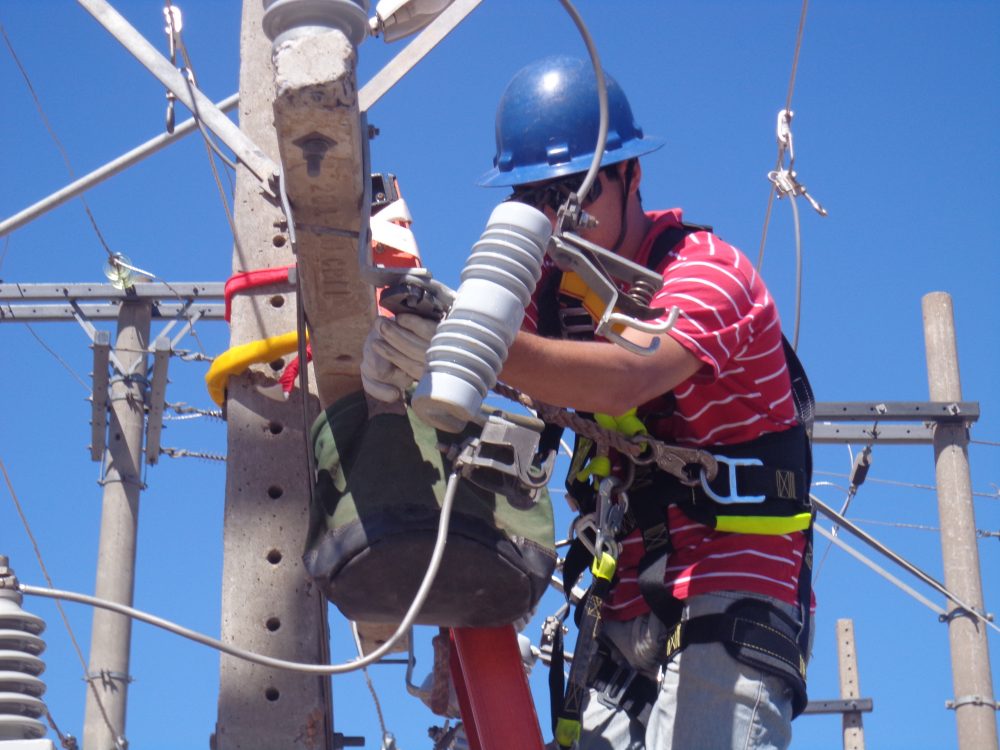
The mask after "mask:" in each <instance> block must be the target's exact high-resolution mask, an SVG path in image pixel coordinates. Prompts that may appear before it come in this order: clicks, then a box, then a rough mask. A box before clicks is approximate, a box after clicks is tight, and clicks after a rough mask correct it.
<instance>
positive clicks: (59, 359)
mask: <svg viewBox="0 0 1000 750" xmlns="http://www.w3.org/2000/svg"><path fill="white" fill-rule="evenodd" d="M24 327H25V328H27V329H28V333H30V334H31V335H32V336H34V337H35V340H36V341H37V342H38V343H39V344H40V345H41V347H42V348H43V349H44V350H45V351H47V352H48V353H49V354H51V355H52V356H53V357H54V358H55V360H56V362H58V363H59V364H60V365H62V366H63V367H64V368H65V369H66V371H67V372H68V373H69V374H70V375H72V376H73V377H74V378H75V379H76V382H78V383H79V384H80V385H82V386H83V387H84V388H85V389H86V391H87V393H90V386H89V385H88V384H87V381H85V380H84V379H83V377H81V376H80V374H79V373H78V372H77V371H76V370H74V369H73V368H72V367H70V366H69V363H68V362H66V360H64V359H63V358H62V357H60V356H59V355H58V354H57V353H56V351H55V349H53V348H52V347H50V346H49V345H48V344H46V343H45V340H44V339H43V338H42V337H41V336H39V335H38V333H37V332H36V331H35V329H34V327H32V325H31V323H27V322H26V323H25V324H24Z"/></svg>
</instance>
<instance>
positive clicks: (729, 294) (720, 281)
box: [526, 209, 805, 620]
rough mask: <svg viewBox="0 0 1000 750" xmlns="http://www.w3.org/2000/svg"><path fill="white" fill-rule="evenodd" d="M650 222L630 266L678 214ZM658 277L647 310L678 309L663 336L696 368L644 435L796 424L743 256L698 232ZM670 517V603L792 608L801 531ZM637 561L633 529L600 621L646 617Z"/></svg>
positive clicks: (741, 435) (702, 438)
mask: <svg viewBox="0 0 1000 750" xmlns="http://www.w3.org/2000/svg"><path fill="white" fill-rule="evenodd" d="M647 215H648V216H649V217H650V218H651V219H652V220H653V226H652V229H651V230H650V232H649V233H648V235H647V236H646V238H645V239H644V241H643V244H642V246H641V248H640V250H639V253H638V255H637V257H636V258H635V261H636V262H637V263H639V264H640V265H645V264H646V263H647V262H648V259H649V255H650V251H651V249H652V247H653V244H654V243H655V240H656V238H657V237H658V236H659V235H660V234H661V233H662V232H663V231H664V230H666V229H668V228H670V227H673V226H677V225H678V224H680V223H681V211H680V210H679V209H672V210H669V211H660V212H651V213H649V214H647ZM657 270H658V271H660V272H661V273H662V275H663V287H662V289H661V290H660V292H659V293H658V294H657V295H656V296H655V297H654V299H653V302H652V305H651V306H653V307H659V308H663V309H664V310H669V309H670V308H672V307H674V306H676V307H677V308H678V310H679V313H680V314H679V316H678V318H677V322H676V324H675V325H674V327H673V328H672V329H671V331H670V332H669V334H668V335H670V336H671V337H672V338H673V339H674V340H676V341H677V342H678V343H680V344H681V346H683V347H684V348H685V349H686V350H687V351H689V352H691V353H692V354H693V355H694V356H695V357H697V358H698V359H699V360H700V361H701V362H702V363H703V367H702V369H701V370H700V371H699V372H698V373H697V374H695V375H694V376H693V377H691V378H690V379H688V380H687V381H685V382H684V383H681V384H680V385H679V386H677V388H675V389H674V396H675V398H676V406H675V408H674V411H673V413H672V415H670V416H667V417H665V418H660V419H658V420H657V421H656V423H655V424H653V423H650V422H649V421H647V427H648V428H649V429H650V431H651V433H652V434H653V435H654V436H656V437H658V438H660V439H663V440H667V441H668V442H675V443H678V444H681V445H691V446H720V445H727V444H733V443H742V442H745V441H748V440H753V439H754V438H756V437H759V436H760V435H763V434H765V433H769V432H780V431H782V430H785V429H788V428H789V427H791V426H792V425H794V424H795V407H794V403H793V401H792V393H791V381H790V377H789V374H788V368H787V365H786V363H785V356H784V351H783V347H782V341H781V324H780V321H779V319H778V312H777V308H776V306H775V304H774V300H773V299H772V298H771V296H770V294H769V293H768V290H767V287H766V286H765V285H764V282H763V281H762V280H761V278H760V276H759V275H758V274H757V273H756V270H755V269H754V267H753V264H751V262H750V261H749V260H748V259H747V258H746V256H744V255H743V254H742V253H741V252H740V251H739V250H737V249H736V248H734V247H733V246H731V245H729V244H727V243H725V242H723V241H722V240H720V239H719V238H718V237H716V236H715V235H713V234H711V233H709V232H706V231H697V232H693V233H691V234H689V235H687V237H686V238H685V240H684V241H683V242H682V243H681V244H680V245H679V246H678V247H676V248H674V249H673V250H671V252H669V253H668V254H667V256H666V257H665V258H664V259H663V260H662V261H661V262H660V266H659V268H657ZM536 317H537V308H536V307H535V306H534V304H532V306H531V307H529V310H528V318H527V320H526V327H531V328H533V327H534V322H535V319H536ZM653 411H655V409H654V410H653ZM639 413H640V416H641V415H642V413H643V409H642V408H640V410H639ZM668 514H669V524H670V534H671V541H672V543H673V548H674V551H673V552H671V553H670V557H669V558H668V561H667V572H666V584H667V585H668V587H670V588H671V590H672V593H673V595H674V596H675V597H677V598H678V599H686V598H687V597H689V596H694V595H697V594H706V593H710V592H714V591H747V592H752V593H757V594H764V595H767V596H771V597H774V598H776V599H779V600H781V601H784V602H787V603H788V604H793V605H794V604H796V603H797V595H798V577H799V571H800V568H801V564H802V553H803V548H804V546H805V538H804V535H803V534H802V533H801V532H797V533H792V534H785V535H780V536H778V535H774V536H769V535H755V534H733V533H726V532H718V531H714V530H713V529H711V528H710V527H708V526H705V525H703V524H700V523H696V522H695V521H692V520H691V519H689V518H688V517H687V516H686V515H685V514H684V513H683V512H681V511H680V510H679V509H678V508H677V507H676V506H671V507H670V509H669V511H668ZM643 552H644V549H643V544H642V538H641V536H640V533H639V531H638V530H636V531H634V532H632V534H630V535H629V537H627V538H626V539H625V540H624V541H623V544H622V551H621V555H620V557H619V561H618V575H617V578H616V584H615V587H614V589H613V590H612V593H611V596H610V597H609V600H608V602H607V604H606V606H605V615H606V616H607V617H609V618H611V619H615V620H625V619H630V618H633V617H636V616H638V615H639V614H642V613H643V612H646V611H648V609H649V608H648V606H647V605H646V603H645V601H644V600H643V598H642V595H641V594H640V592H639V587H638V584H637V581H636V574H637V568H638V564H639V561H640V560H641V559H642V556H643Z"/></svg>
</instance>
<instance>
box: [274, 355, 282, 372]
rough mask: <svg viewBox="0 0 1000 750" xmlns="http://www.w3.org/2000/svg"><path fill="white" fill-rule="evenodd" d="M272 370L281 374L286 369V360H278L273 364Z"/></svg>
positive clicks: (279, 358)
mask: <svg viewBox="0 0 1000 750" xmlns="http://www.w3.org/2000/svg"><path fill="white" fill-rule="evenodd" d="M271 369H272V370H274V371H275V372H281V371H282V370H284V369H285V360H284V358H283V357H278V358H277V359H276V360H274V361H273V362H271Z"/></svg>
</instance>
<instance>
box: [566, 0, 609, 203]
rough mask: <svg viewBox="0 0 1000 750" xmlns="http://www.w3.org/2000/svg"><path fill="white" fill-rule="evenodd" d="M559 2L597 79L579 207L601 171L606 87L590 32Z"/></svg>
mask: <svg viewBox="0 0 1000 750" xmlns="http://www.w3.org/2000/svg"><path fill="white" fill-rule="evenodd" d="M559 2H560V3H562V6H563V8H565V9H566V12H567V13H568V14H569V16H570V18H572V19H573V23H574V24H575V25H576V28H577V30H578V31H579V32H580V36H581V37H583V43H584V45H586V47H587V53H588V54H589V55H590V62H591V63H592V64H593V66H594V76H595V77H596V78H597V101H598V106H599V112H600V120H599V124H598V128H597V145H596V146H595V147H594V158H593V159H591V162H590V168H589V169H587V174H586V175H585V176H584V178H583V182H582V183H581V184H580V189H579V190H577V191H576V195H577V205H580V204H581V203H582V201H583V197H584V196H585V195H587V193H589V192H590V186H591V185H593V184H594V180H596V179H597V173H598V172H599V171H600V169H601V159H602V158H603V157H604V146H605V144H606V143H607V140H608V120H609V117H608V87H607V83H606V82H605V80H604V69H603V68H602V67H601V58H600V56H599V55H598V54H597V45H595V44H594V38H593V37H592V36H591V35H590V31H589V30H588V29H587V25H586V24H585V23H584V22H583V18H582V17H581V16H580V14H579V13H578V12H577V10H576V8H575V7H573V3H571V2H570V0H559Z"/></svg>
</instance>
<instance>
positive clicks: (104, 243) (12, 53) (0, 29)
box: [0, 23, 115, 260]
mask: <svg viewBox="0 0 1000 750" xmlns="http://www.w3.org/2000/svg"><path fill="white" fill-rule="evenodd" d="M0 34H2V35H3V40H4V43H5V44H6V45H7V49H8V50H9V51H10V56H11V57H12V58H14V64H15V65H17V69H18V70H19V71H21V76H22V77H23V78H24V82H25V83H26V84H27V86H28V91H29V92H30V93H31V98H32V99H33V100H34V102H35V109H37V110H38V114H39V116H40V117H41V118H42V123H43V124H44V125H45V129H46V130H47V131H48V133H49V135H50V136H51V138H52V140H53V142H54V143H55V144H56V147H57V148H58V149H59V153H60V154H61V155H62V158H63V161H64V162H65V164H66V171H67V172H69V176H70V177H76V173H75V172H74V171H73V165H72V164H71V163H70V160H69V154H68V153H67V151H66V148H65V147H64V146H63V144H62V141H60V140H59V136H58V135H56V131H55V129H54V128H53V127H52V123H51V122H49V118H48V117H47V116H46V114H45V110H44V109H43V108H42V102H41V99H39V97H38V93H37V92H36V91H35V87H34V85H33V84H32V83H31V78H30V77H29V76H28V71H27V70H25V68H24V65H22V64H21V60H20V58H19V57H18V56H17V53H16V52H15V51H14V45H13V44H11V41H10V37H8V36H7V31H6V30H5V29H4V27H3V24H2V23H0ZM80 203H82V204H83V209H84V210H85V211H86V212H87V218H89V219H90V225H91V226H92V227H93V228H94V233H95V234H97V239H98V240H99V241H100V243H101V245H102V246H103V247H104V250H105V252H107V254H108V258H109V259H110V260H114V257H115V254H114V253H113V252H112V251H111V248H110V247H108V243H107V241H106V240H105V239H104V235H103V234H102V233H101V230H100V227H98V226H97V219H95V218H94V214H93V213H92V212H91V210H90V206H89V205H88V204H87V201H86V199H85V198H84V197H83V196H82V195H81V196H80Z"/></svg>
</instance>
